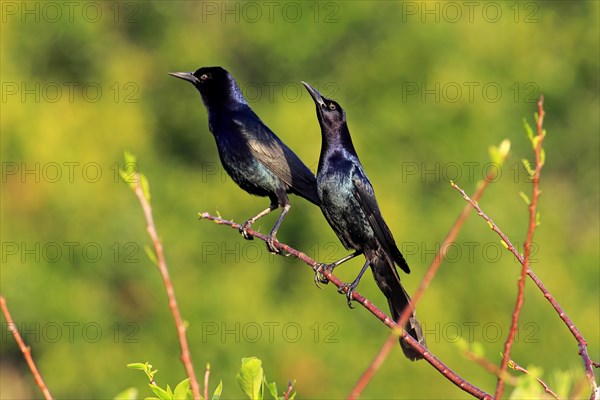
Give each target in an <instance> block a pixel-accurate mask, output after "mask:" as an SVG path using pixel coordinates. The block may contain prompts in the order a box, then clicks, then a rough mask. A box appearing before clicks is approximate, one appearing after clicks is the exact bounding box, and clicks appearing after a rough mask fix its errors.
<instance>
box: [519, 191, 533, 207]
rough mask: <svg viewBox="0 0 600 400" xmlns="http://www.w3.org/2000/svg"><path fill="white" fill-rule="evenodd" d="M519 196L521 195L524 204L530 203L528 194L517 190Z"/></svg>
mask: <svg viewBox="0 0 600 400" xmlns="http://www.w3.org/2000/svg"><path fill="white" fill-rule="evenodd" d="M519 196H521V198H522V199H523V201H524V202H525V204H527V205H530V204H531V200H529V196H527V195H526V194H525V193H523V192H519Z"/></svg>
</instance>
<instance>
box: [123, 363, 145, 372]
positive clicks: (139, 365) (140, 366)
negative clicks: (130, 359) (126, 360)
mask: <svg viewBox="0 0 600 400" xmlns="http://www.w3.org/2000/svg"><path fill="white" fill-rule="evenodd" d="M147 364H148V363H146V364H142V363H130V364H127V368H130V369H139V370H140V371H145V370H146V365H147Z"/></svg>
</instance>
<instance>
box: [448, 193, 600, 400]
mask: <svg viewBox="0 0 600 400" xmlns="http://www.w3.org/2000/svg"><path fill="white" fill-rule="evenodd" d="M452 187H453V188H454V189H456V190H457V191H458V192H459V193H460V194H461V195H462V196H463V197H464V198H465V200H467V202H469V204H471V206H472V207H473V208H474V209H475V211H476V212H477V214H478V215H479V216H480V217H481V218H483V219H484V220H485V221H486V222H487V223H488V225H489V226H490V228H491V229H492V230H493V231H494V232H496V234H497V235H498V236H500V238H501V239H502V242H503V243H504V244H505V245H506V248H507V250H508V251H510V252H511V253H512V254H513V255H514V256H515V258H516V259H517V260H518V261H519V263H520V264H521V265H523V262H524V260H523V256H522V255H521V254H520V253H519V252H518V251H517V249H516V248H515V246H514V245H513V244H512V243H511V241H510V239H509V238H508V236H506V235H505V234H504V232H502V230H501V229H500V228H499V227H498V225H496V224H495V223H494V221H493V220H492V219H491V218H490V217H489V216H488V215H487V214H486V213H484V212H483V210H482V209H481V207H479V205H478V204H477V202H475V201H474V200H473V199H471V198H470V197H469V196H468V195H467V194H466V193H465V191H464V190H463V189H461V188H460V187H459V186H458V185H456V184H453V186H452ZM527 275H528V276H529V277H530V278H531V280H533V282H534V283H535V284H536V286H537V287H538V288H539V289H540V291H541V292H542V293H543V294H544V298H545V299H546V300H548V301H549V302H550V304H551V305H552V308H554V310H556V313H557V314H558V316H559V317H560V319H562V320H563V322H564V323H565V325H566V326H567V328H569V331H570V332H571V334H572V335H573V337H574V338H575V340H576V341H577V343H578V344H579V355H581V358H582V359H583V364H584V368H585V375H586V377H587V379H588V382H589V384H590V387H591V389H592V395H591V397H590V399H593V400H594V399H598V398H599V397H598V396H599V395H600V393H599V392H598V384H597V383H596V380H595V377H594V369H593V368H594V366H595V365H597V363H595V362H594V361H592V360H591V358H590V355H589V353H588V350H587V341H586V340H585V338H584V337H583V335H582V333H581V332H580V331H579V329H578V328H577V326H576V325H575V324H574V323H573V321H572V320H571V318H569V316H568V315H567V314H566V313H565V311H564V309H563V308H562V307H561V306H560V304H558V302H557V301H556V299H555V298H554V296H552V294H551V293H550V292H549V291H548V289H547V288H546V286H545V285H544V283H543V282H542V281H541V280H540V278H538V277H537V275H536V274H535V273H534V272H533V270H532V269H531V268H527Z"/></svg>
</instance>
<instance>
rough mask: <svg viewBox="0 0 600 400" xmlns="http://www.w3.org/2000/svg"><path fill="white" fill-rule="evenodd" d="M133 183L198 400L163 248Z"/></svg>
mask: <svg viewBox="0 0 600 400" xmlns="http://www.w3.org/2000/svg"><path fill="white" fill-rule="evenodd" d="M132 182H133V183H135V184H134V185H132V186H133V192H134V193H135V195H136V197H137V198H138V200H139V202H140V205H141V206H142V210H143V211H144V217H145V219H146V230H147V232H148V235H150V238H151V239H152V245H153V246H154V251H155V252H156V258H157V263H156V265H157V267H158V270H159V271H160V275H161V277H162V280H163V283H164V285H165V289H166V291H167V297H168V298H169V308H170V309H171V314H173V318H174V319H175V325H176V327H177V335H178V337H179V345H180V347H181V361H182V362H183V365H184V367H185V370H186V373H187V376H188V377H189V378H190V384H191V386H192V393H193V394H194V399H196V400H199V399H200V387H199V385H198V380H197V379H196V374H195V373H194V366H193V364H192V358H191V355H190V350H189V346H188V342H187V337H186V335H185V331H186V327H185V324H184V323H183V320H182V319H181V314H180V312H179V308H178V307H177V300H176V298H175V290H174V289H173V283H172V282H171V278H170V277H169V269H168V268H167V262H166V260H165V256H164V252H163V246H162V243H161V241H160V239H159V237H158V234H157V232H156V227H155V225H154V217H153V216H152V207H151V206H150V203H149V201H148V200H147V199H146V196H145V195H144V189H143V187H142V183H141V182H142V179H141V178H140V176H139V175H138V174H137V173H136V174H135V180H132Z"/></svg>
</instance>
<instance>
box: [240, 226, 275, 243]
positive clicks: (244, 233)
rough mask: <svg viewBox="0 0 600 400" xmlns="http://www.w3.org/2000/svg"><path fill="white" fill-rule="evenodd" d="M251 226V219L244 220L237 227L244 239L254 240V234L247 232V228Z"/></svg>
mask: <svg viewBox="0 0 600 400" xmlns="http://www.w3.org/2000/svg"><path fill="white" fill-rule="evenodd" d="M251 226H252V221H250V220H248V221H246V222H244V223H243V224H242V225H241V226H240V228H239V231H240V233H241V234H242V236H243V237H244V239H246V240H254V236H252V235H251V234H249V233H248V229H250V227H251ZM267 247H268V246H267Z"/></svg>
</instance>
